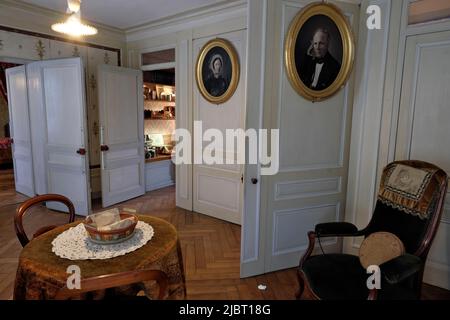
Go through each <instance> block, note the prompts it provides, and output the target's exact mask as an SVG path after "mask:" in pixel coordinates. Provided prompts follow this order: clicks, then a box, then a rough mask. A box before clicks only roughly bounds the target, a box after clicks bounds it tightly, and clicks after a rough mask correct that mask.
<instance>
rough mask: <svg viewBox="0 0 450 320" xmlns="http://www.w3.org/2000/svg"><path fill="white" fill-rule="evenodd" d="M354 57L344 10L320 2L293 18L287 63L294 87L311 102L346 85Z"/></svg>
mask: <svg viewBox="0 0 450 320" xmlns="http://www.w3.org/2000/svg"><path fill="white" fill-rule="evenodd" d="M353 58H354V44H353V36H352V33H351V30H350V27H349V26H348V24H347V21H346V19H345V17H344V16H343V15H342V13H341V11H340V10H339V9H338V8H337V7H336V6H334V5H331V4H325V3H319V4H312V5H309V6H307V7H305V8H304V9H303V10H302V11H301V12H299V13H298V14H297V16H296V17H295V18H294V20H293V22H292V24H291V26H290V29H289V32H288V35H287V38H286V45H285V65H286V69H287V73H288V77H289V80H290V82H291V84H292V85H293V87H294V89H295V90H296V91H297V92H298V93H299V94H300V95H302V96H303V97H305V98H306V99H308V100H311V101H317V100H322V99H325V98H328V97H330V96H332V95H333V94H335V93H336V92H337V91H338V90H339V89H340V88H341V87H343V86H344V84H345V82H346V80H347V78H348V75H349V73H350V71H351V67H352V64H353Z"/></svg>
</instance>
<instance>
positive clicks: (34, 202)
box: [14, 194, 75, 247]
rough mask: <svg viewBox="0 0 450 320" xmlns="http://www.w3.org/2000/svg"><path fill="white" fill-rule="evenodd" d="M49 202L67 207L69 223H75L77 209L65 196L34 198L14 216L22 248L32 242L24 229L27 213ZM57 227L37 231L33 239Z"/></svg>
mask: <svg viewBox="0 0 450 320" xmlns="http://www.w3.org/2000/svg"><path fill="white" fill-rule="evenodd" d="M47 201H55V202H61V203H63V204H65V205H66V206H67V208H68V209H69V223H71V222H74V221H75V207H74V206H73V203H72V202H71V201H70V200H69V199H68V198H66V197H65V196H62V195H59V194H44V195H40V196H36V197H33V198H31V199H28V200H27V201H25V202H24V203H22V204H21V205H20V206H19V208H17V211H16V214H15V216H14V229H15V230H16V235H17V238H19V241H20V243H21V244H22V247H25V245H26V244H27V243H28V242H30V240H29V239H28V237H27V235H26V233H25V230H24V228H23V223H22V219H23V216H24V215H25V213H26V212H27V211H28V210H29V209H30V208H31V207H34V206H36V205H38V204H41V203H43V202H47ZM56 227H57V226H45V227H42V228H40V229H39V230H37V231H36V232H35V233H34V235H33V238H35V237H37V236H39V235H41V234H43V233H45V232H47V231H49V230H52V229H54V228H56Z"/></svg>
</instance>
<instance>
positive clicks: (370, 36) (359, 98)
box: [345, 0, 395, 251]
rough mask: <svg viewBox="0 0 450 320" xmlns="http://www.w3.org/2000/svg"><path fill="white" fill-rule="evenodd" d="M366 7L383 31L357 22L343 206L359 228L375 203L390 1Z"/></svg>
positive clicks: (353, 244)
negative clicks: (379, 17) (375, 8)
mask: <svg viewBox="0 0 450 320" xmlns="http://www.w3.org/2000/svg"><path fill="white" fill-rule="evenodd" d="M369 2H370V3H369ZM369 4H376V5H379V6H380V7H381V10H382V12H384V15H383V17H384V18H383V21H382V29H381V30H377V31H368V30H367V28H366V16H365V15H364V14H361V19H360V30H361V33H360V37H359V39H360V40H359V45H360V47H359V48H358V52H357V57H356V60H355V61H356V66H355V68H356V81H355V97H354V106H353V120H352V124H353V126H352V134H351V146H350V161H349V174H348V177H349V178H348V189H347V205H346V221H349V222H352V223H353V224H355V225H357V226H358V227H363V226H365V224H366V223H367V222H368V221H369V220H370V217H371V215H372V211H373V208H374V203H375V194H376V181H377V163H378V155H379V154H378V152H379V143H380V132H381V120H382V112H383V97H384V90H385V77H386V65H387V58H388V36H389V32H390V30H389V28H390V19H391V17H390V14H391V1H390V0H377V1H363V5H362V6H361V12H365V8H366V7H367V6H368V5H369ZM368 61H370V63H368ZM394 72H395V70H394ZM349 241H350V242H351V244H349V245H348V246H347V247H346V250H348V251H351V250H354V249H356V248H358V246H359V241H358V239H350V240H349ZM345 243H346V244H347V241H346V242H345Z"/></svg>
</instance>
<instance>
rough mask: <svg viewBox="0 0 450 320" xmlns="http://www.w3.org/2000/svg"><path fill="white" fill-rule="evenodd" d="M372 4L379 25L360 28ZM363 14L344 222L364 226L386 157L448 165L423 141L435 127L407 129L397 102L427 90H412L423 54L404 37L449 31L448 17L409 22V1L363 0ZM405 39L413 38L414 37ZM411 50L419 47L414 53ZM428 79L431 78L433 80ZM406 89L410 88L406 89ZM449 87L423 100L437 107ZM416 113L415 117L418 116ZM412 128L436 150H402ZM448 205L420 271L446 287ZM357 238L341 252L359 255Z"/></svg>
mask: <svg viewBox="0 0 450 320" xmlns="http://www.w3.org/2000/svg"><path fill="white" fill-rule="evenodd" d="M370 4H377V5H379V6H380V7H381V12H382V23H381V25H382V29H381V30H373V31H369V30H368V29H367V28H365V27H364V24H365V20H364V19H363V13H364V12H365V11H366V8H367V6H368V5H370ZM361 13H362V18H361V26H360V30H361V32H360V41H359V48H358V50H359V52H358V57H360V59H359V61H358V60H357V61H358V62H357V67H356V68H357V74H356V85H357V86H356V88H355V99H354V113H353V128H352V142H351V151H350V167H349V182H348V194H347V207H346V221H348V222H352V223H354V224H356V225H357V227H358V228H363V227H365V226H366V225H367V223H368V222H369V221H370V219H371V216H372V213H373V210H374V206H375V201H376V196H377V192H378V186H379V183H380V176H381V172H382V170H383V168H384V167H385V166H386V165H387V164H388V163H389V162H391V161H394V160H401V159H408V158H411V157H412V158H415V159H419V160H425V161H429V162H432V163H435V164H437V165H440V166H441V167H443V168H444V169H446V167H445V166H448V161H449V156H448V152H447V153H446V154H442V153H439V152H437V151H438V150H440V149H441V148H444V149H445V146H444V147H443V146H439V145H438V144H439V142H437V139H432V140H427V139H430V134H431V135H432V134H433V132H430V134H428V133H426V132H423V131H422V132H421V134H420V135H417V132H418V131H416V132H414V131H413V130H412V129H411V128H409V129H408V126H407V125H406V124H405V114H408V112H409V113H410V112H411V111H410V110H409V111H405V110H408V108H406V107H403V111H402V109H401V105H402V104H403V105H408V106H411V107H413V106H414V104H412V103H407V102H405V99H409V98H408V97H409V96H410V94H411V92H410V91H411V90H416V92H417V94H419V95H420V94H422V95H425V94H426V92H424V91H423V90H422V89H423V88H415V89H414V86H412V85H411V81H412V80H411V77H413V76H412V74H414V72H416V74H417V75H418V76H419V73H417V70H418V69H417V68H415V66H416V65H418V64H420V63H422V61H421V59H422V57H423V56H422V55H420V54H419V53H420V51H421V47H420V45H419V44H418V46H417V49H415V48H414V46H413V45H412V44H410V45H409V47H411V46H412V47H411V48H409V49H407V45H406V43H407V39H408V37H414V36H416V35H423V36H422V37H419V38H417V40H415V41H417V42H418V43H420V42H423V43H426V42H433V40H432V38H433V37H436V38H439V37H441V38H442V36H440V35H435V34H436V33H437V32H441V31H449V30H450V20H444V21H436V22H429V23H426V24H422V25H413V26H408V25H407V21H408V1H407V0H402V1H394V0H371V1H368V0H363V1H362V5H361ZM444 38H445V36H444ZM447 38H448V36H447ZM428 39H431V40H428ZM409 42H410V43H412V41H409ZM439 48H440V47H439V46H437V47H436V51H433V52H432V54H434V55H435V58H434V60H435V61H434V63H436V64H437V65H440V64H441V65H444V62H445V61H446V60H443V61H441V62H439V57H440V59H448V57H446V55H445V52H446V51H445V50H440V49H439ZM408 50H409V51H408ZM415 50H418V51H417V54H416V51H415ZM408 52H409V53H408ZM405 55H409V57H410V58H409V60H408V61H406V60H405ZM412 57H413V58H412ZM444 57H446V58H444ZM425 62H426V61H425ZM414 70H416V71H414ZM444 75H445V73H444ZM423 76H427V74H425V73H423V74H422V77H423ZM428 76H429V75H428ZM437 76H443V74H442V72H441V73H438V75H437ZM413 78H414V77H413ZM428 81H429V82H430V83H431V82H432V81H433V79H429V80H428ZM434 81H437V82H436V83H447V82H448V81H443V80H442V79H441V80H437V79H435V80H434ZM405 90H408V92H406V91H405ZM428 91H429V90H428ZM447 91H448V90H447ZM447 91H446V90H445V89H444V88H442V92H441V94H440V95H434V96H435V98H433V99H427V103H428V102H429V103H434V104H436V103H437V104H438V105H430V106H429V108H428V109H427V110H428V111H429V112H430V114H433V112H438V111H437V110H438V108H439V103H442V101H443V100H444V101H445V98H443V96H442V95H443V94H445V92H447ZM414 95H416V94H414ZM440 101H441V102H440ZM447 101H448V99H447ZM432 107H433V108H432ZM417 110H418V112H419V113H417V114H416V115H415V116H417V117H419V118H420V116H422V119H423V123H422V122H421V124H420V126H419V129H420V128H421V127H422V126H423V124H424V123H425V122H426V121H427V119H428V116H426V117H423V116H424V114H423V113H420V110H421V109H420V108H418V109H417ZM432 110H435V111H432ZM427 114H428V113H427ZM445 114H446V113H445V112H444V111H443V110H441V115H442V118H441V119H440V121H442V124H441V125H439V123H437V122H436V123H435V125H436V126H437V127H439V126H440V127H442V128H445V127H446V126H447V124H448V121H449V120H450V119H447V118H446V117H445ZM419 118H416V120H417V119H419ZM419 121H420V120H419ZM415 128H416V129H417V128H418V127H417V126H416V127H415ZM414 133H416V138H417V139H415V140H414V143H415V144H416V145H415V147H416V151H417V150H419V151H420V150H423V147H424V143H422V145H421V146H420V142H421V141H422V142H423V141H428V142H427V143H426V144H427V147H428V148H431V149H432V150H434V151H436V152H437V153H436V152H434V153H433V152H427V153H426V154H425V153H423V152H422V153H420V152H418V151H417V152H416V153H415V154H409V153H408V152H405V150H409V149H408V148H410V146H411V145H413V142H412V141H410V140H409V139H405V138H404V137H405V136H408V137H413V138H414V136H413V135H414ZM399 135H400V136H399ZM402 137H403V138H402ZM431 141H433V142H431ZM435 143H436V144H435ZM440 144H442V143H440ZM433 155H434V156H433ZM412 158H411V159H412ZM447 173H448V172H447ZM448 205H449V204H448V201H447V206H446V209H445V211H444V216H443V218H442V220H441V227H440V229H439V232H438V234H437V236H436V240H435V242H434V244H433V246H432V249H431V252H430V255H429V258H428V265H427V269H426V271H425V275H424V281H425V282H427V283H431V284H434V285H437V286H440V287H443V288H447V289H448V288H449V285H450V281H449V279H450V271H449V270H450V267H449V257H448V245H447V243H448V241H446V239H447V236H446V235H447V234H448V210H449V209H448ZM361 240H362V239H361V238H359V239H356V240H353V239H346V240H345V242H344V251H345V252H348V253H353V254H357V253H358V249H359V245H360V242H361Z"/></svg>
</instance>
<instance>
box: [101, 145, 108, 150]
mask: <svg viewBox="0 0 450 320" xmlns="http://www.w3.org/2000/svg"><path fill="white" fill-rule="evenodd" d="M108 150H109V147H108V146H107V145H106V144H102V145H101V146H100V151H108Z"/></svg>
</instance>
